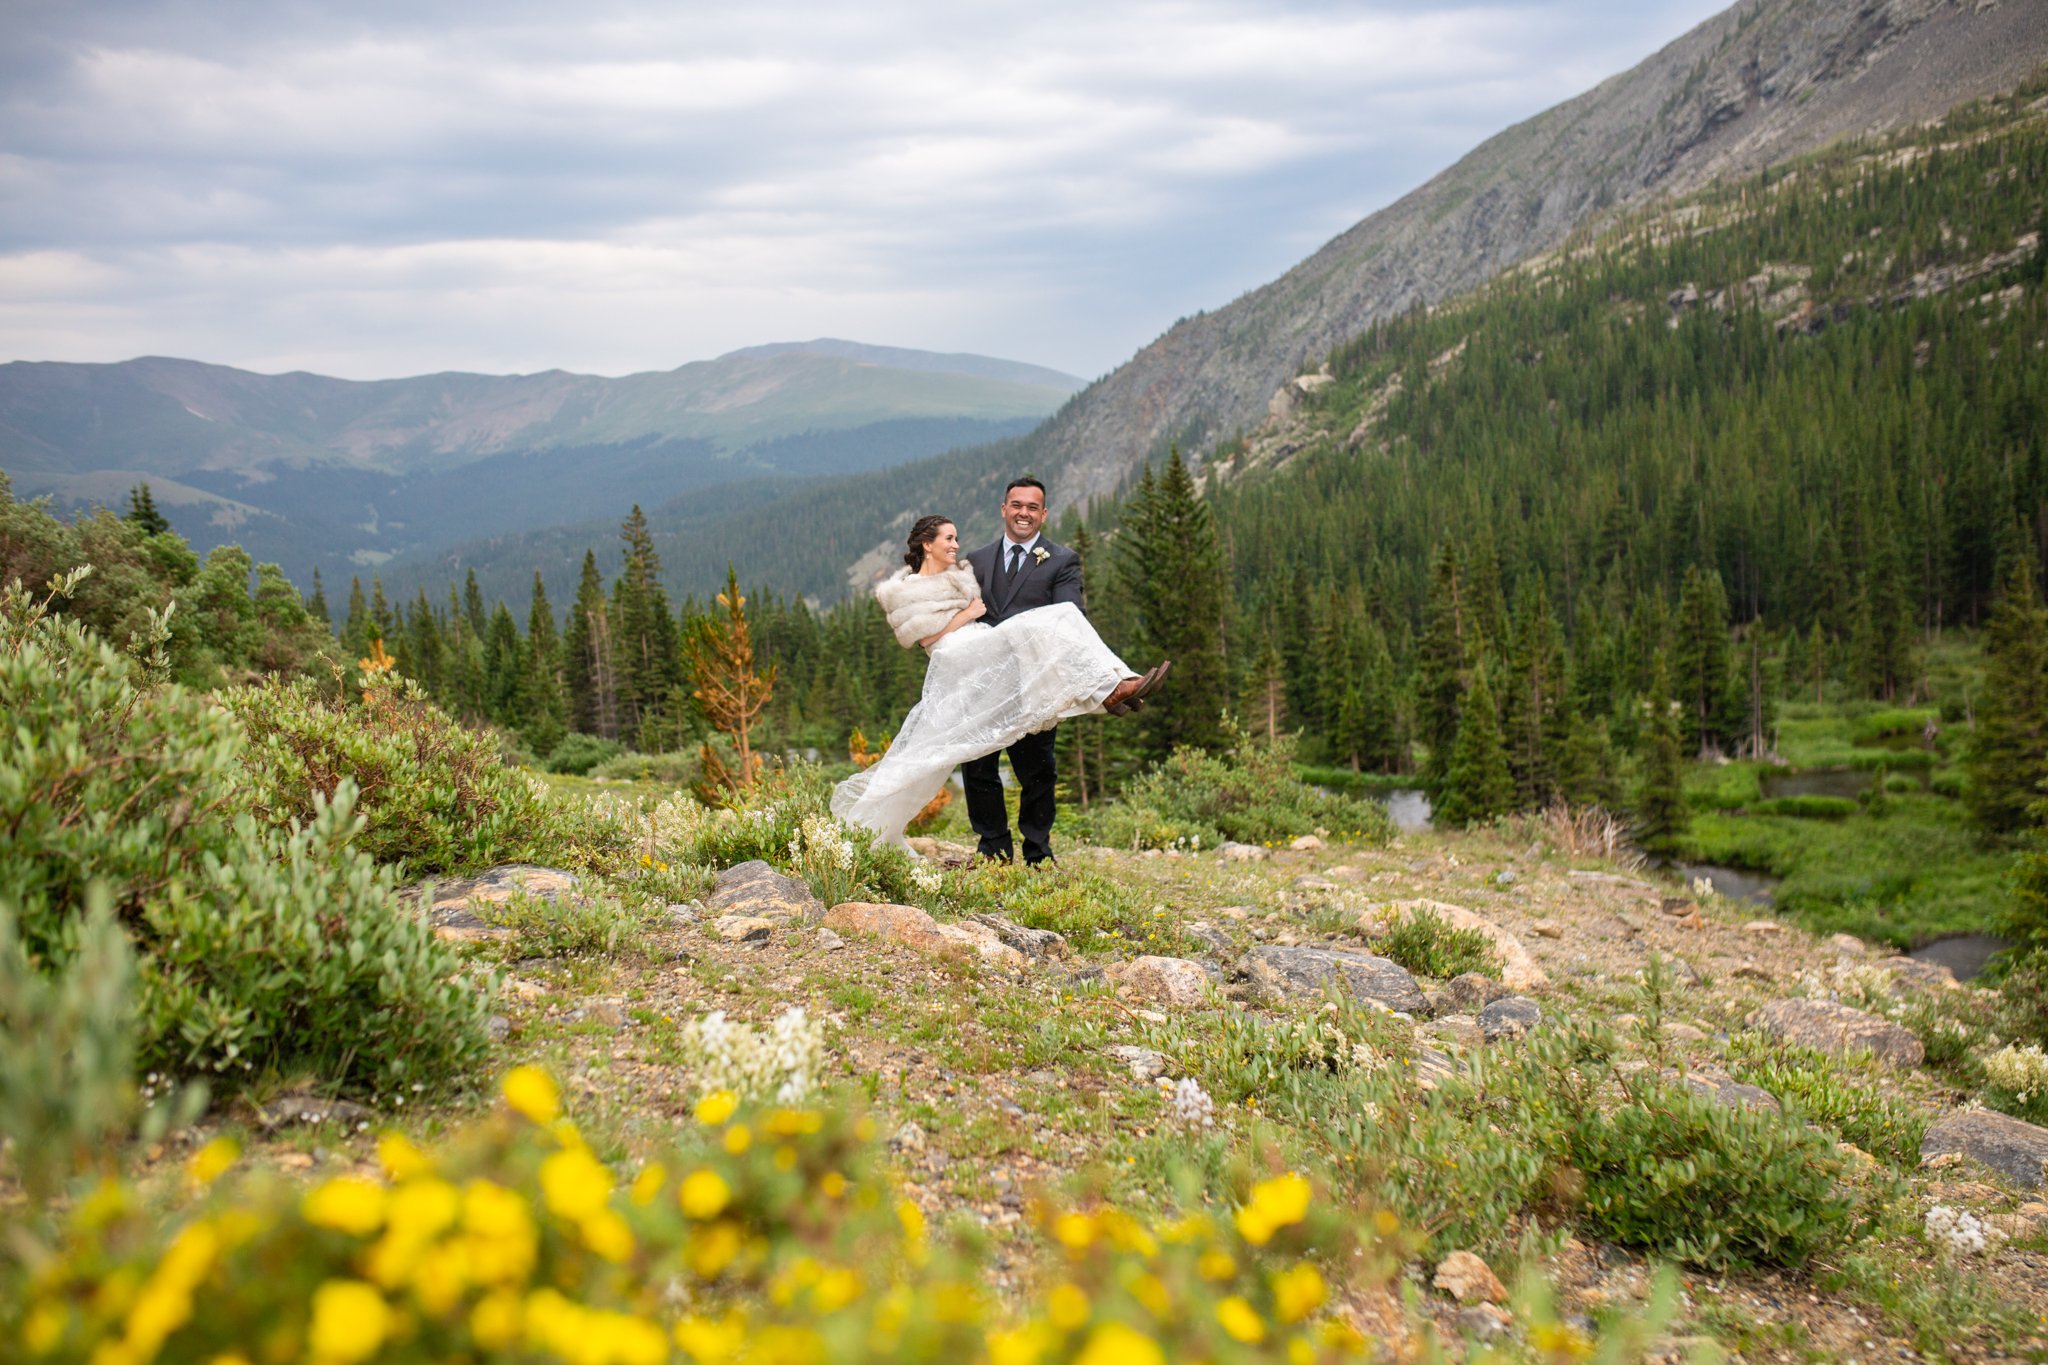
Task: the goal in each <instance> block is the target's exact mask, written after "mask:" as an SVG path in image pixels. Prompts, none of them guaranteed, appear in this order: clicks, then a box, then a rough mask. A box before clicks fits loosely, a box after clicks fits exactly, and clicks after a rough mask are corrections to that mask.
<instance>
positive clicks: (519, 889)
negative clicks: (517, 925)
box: [423, 863, 578, 943]
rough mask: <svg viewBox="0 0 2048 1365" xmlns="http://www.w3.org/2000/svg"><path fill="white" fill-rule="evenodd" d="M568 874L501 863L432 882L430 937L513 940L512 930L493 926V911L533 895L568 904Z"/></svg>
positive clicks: (572, 888) (573, 883)
mask: <svg viewBox="0 0 2048 1365" xmlns="http://www.w3.org/2000/svg"><path fill="white" fill-rule="evenodd" d="M577 886H578V883H577V878H576V874H575V873H573V872H565V871H563V870H562V869H561V868H558V867H540V866H537V865H535V864H533V863H505V864H502V865H501V866H498V867H494V868H491V869H490V870H488V871H486V872H480V873H478V874H477V875H476V876H474V877H462V878H459V879H455V880H451V881H444V882H435V883H433V899H432V900H431V901H429V902H428V903H427V904H426V907H425V910H424V912H423V913H424V916H425V918H426V921H427V925H428V927H429V928H431V929H432V930H433V931H434V937H436V938H439V939H446V940H448V941H450V942H455V943H481V942H486V941H489V940H492V939H507V938H510V937H512V932H513V931H512V930H510V929H508V928H505V927H504V926H503V925H502V924H499V923H494V922H493V921H494V919H495V917H494V916H493V915H492V911H493V910H494V909H495V908H496V907H499V906H502V905H504V904H505V903H506V902H507V901H509V900H511V899H512V898H513V897H514V896H519V895H524V896H532V897H535V898H537V899H539V900H543V901H546V902H547V903H548V904H550V905H557V904H560V903H562V902H563V901H565V900H569V901H573V900H574V899H575V895H576V890H577Z"/></svg>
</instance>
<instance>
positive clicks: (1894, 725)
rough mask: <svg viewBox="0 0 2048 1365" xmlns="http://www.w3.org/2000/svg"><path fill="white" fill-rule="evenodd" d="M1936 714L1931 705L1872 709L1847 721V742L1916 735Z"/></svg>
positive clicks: (1866, 741)
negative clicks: (1881, 709)
mask: <svg viewBox="0 0 2048 1365" xmlns="http://www.w3.org/2000/svg"><path fill="white" fill-rule="evenodd" d="M1938 714H1939V713H1938V712H1937V711H1936V710H1935V709H1934V708H1933V707H1931V706H1930V707H1913V708H1892V709H1887V710H1883V711H1872V712H1869V713H1868V714H1866V715H1861V716H1857V717H1855V718H1854V719H1852V720H1851V721H1850V722H1849V742H1850V743H1852V744H1876V743H1878V742H1879V741H1881V740H1886V739H1891V738H1893V737H1895V736H1899V735H1914V736H1917V735H1919V734H1920V732H1921V731H1922V730H1924V729H1926V727H1927V722H1928V721H1930V720H1932V719H1934V718H1935V717H1936V716H1937V715H1938Z"/></svg>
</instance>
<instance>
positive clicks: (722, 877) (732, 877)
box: [704, 858, 825, 924]
mask: <svg viewBox="0 0 2048 1365" xmlns="http://www.w3.org/2000/svg"><path fill="white" fill-rule="evenodd" d="M704 907H705V909H706V911H708V912H709V913H710V914H711V915H712V916H713V917H714V918H717V917H720V916H725V915H741V916H746V917H750V918H756V919H766V920H793V921H796V922H798V923H801V924H816V923H817V922H818V921H819V920H821V919H823V918H825V904H824V902H823V901H820V900H819V899H818V898H817V897H816V896H814V895H812V894H811V888H810V887H809V886H808V885H806V884H805V883H803V882H800V881H798V880H797V879H796V878H794V877H785V876H784V875H783V874H782V873H780V872H777V871H776V870H775V869H774V868H772V867H770V866H768V864H766V863H764V862H762V861H761V860H760V859H759V858H756V859H754V861H752V862H749V863H740V864H738V865H737V866H735V867H728V868H727V869H726V870H725V871H723V872H721V873H719V874H718V881H717V882H716V883H715V884H714V885H713V886H712V888H711V894H710V895H709V896H707V897H705V900H704Z"/></svg>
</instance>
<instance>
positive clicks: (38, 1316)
mask: <svg viewBox="0 0 2048 1365" xmlns="http://www.w3.org/2000/svg"><path fill="white" fill-rule="evenodd" d="M70 1321H71V1314H70V1312H69V1310H67V1309H66V1308H65V1307H64V1305H63V1304H60V1303H39V1304H37V1305H36V1306H35V1308H34V1309H32V1310H31V1311H30V1313H29V1315H28V1321H27V1322H24V1323H23V1324H22V1325H21V1342H22V1345H24V1346H26V1347H28V1349H29V1352H30V1354H32V1355H39V1356H46V1355H48V1354H50V1352H52V1351H54V1350H56V1349H57V1343H58V1342H60V1341H62V1340H64V1329H65V1327H66V1326H67V1325H69V1323H70Z"/></svg>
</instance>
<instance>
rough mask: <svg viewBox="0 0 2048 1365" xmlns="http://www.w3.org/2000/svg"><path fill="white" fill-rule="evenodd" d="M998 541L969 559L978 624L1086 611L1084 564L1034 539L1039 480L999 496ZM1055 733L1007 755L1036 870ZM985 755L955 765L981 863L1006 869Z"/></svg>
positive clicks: (1041, 518) (998, 779) (1049, 804)
mask: <svg viewBox="0 0 2048 1365" xmlns="http://www.w3.org/2000/svg"><path fill="white" fill-rule="evenodd" d="M1002 520H1003V534H1002V536H1001V537H1000V538H998V539H997V540H996V541H995V542H994V543H992V544H989V545H984V546H982V547H981V548H980V549H979V550H975V551H973V552H971V553H970V554H969V555H968V556H967V562H968V563H969V564H971V565H973V566H974V577H975V580H976V581H977V582H979V583H980V584H981V600H982V601H983V602H985V603H987V604H988V612H987V614H986V615H984V616H983V617H982V618H981V619H982V620H984V621H986V622H987V623H988V624H990V625H992V626H999V625H1001V624H1002V623H1003V622H1004V621H1006V620H1008V619H1009V618H1010V617H1012V616H1020V615H1022V614H1023V613H1025V612H1027V611H1034V610H1036V609H1037V608H1039V607H1049V606H1052V605H1053V604H1054V603H1055V602H1072V603H1073V604H1074V605H1075V606H1077V607H1079V608H1081V609H1082V610H1083V611H1086V610H1087V604H1086V603H1085V602H1084V601H1082V599H1081V556H1079V555H1077V554H1075V553H1074V552H1073V551H1072V550H1069V549H1068V548H1067V547H1066V546H1064V545H1055V544H1053V543H1052V542H1051V541H1050V540H1047V539H1046V538H1045V537H1044V536H1043V535H1041V534H1039V533H1040V532H1041V531H1042V530H1043V529H1044V527H1045V485H1044V484H1042V483H1040V482H1039V481H1038V480H1036V479H1012V480H1011V481H1010V486H1009V487H1008V488H1005V489H1004V490H1003V505H1002ZM1053 733H1054V732H1053V731H1052V730H1041V731H1039V732H1038V733H1037V734H1035V735H1026V736H1024V738H1022V739H1020V740H1018V741H1017V742H1016V743H1015V744H1012V745H1011V746H1010V748H1009V755H1010V770H1011V771H1012V772H1014V773H1015V774H1016V775H1017V787H1018V801H1017V832H1018V833H1019V834H1021V835H1023V836H1024V862H1025V864H1026V865H1027V866H1030V867H1036V866H1038V865H1039V864H1040V863H1042V862H1044V861H1045V860H1046V859H1048V858H1050V857H1052V820H1053V814H1054V811H1055V803H1054V797H1053V788H1054V786H1055V785H1056V784H1057V783H1058V781H1059V771H1058V768H1057V766H1056V764H1055V762H1054V759H1053V749H1052V745H1053ZM999 761H1000V755H998V754H987V755H985V756H983V757H981V758H977V759H974V760H973V761H972V762H968V763H963V764H961V765H960V780H961V783H962V784H963V785H964V786H965V787H966V788H967V819H968V822H969V823H970V824H972V825H973V826H974V832H975V834H976V835H978V836H979V837H980V840H981V843H980V847H979V849H978V852H979V853H980V855H981V856H982V857H984V858H1000V859H1002V860H1003V861H1004V862H1009V861H1010V859H1011V857H1012V849H1011V845H1010V817H1009V813H1008V812H1007V811H1005V810H1004V809H1003V781H1002V776H1001V774H1000V773H999V772H998V771H997V768H996V764H997V763H998V762H999Z"/></svg>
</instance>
